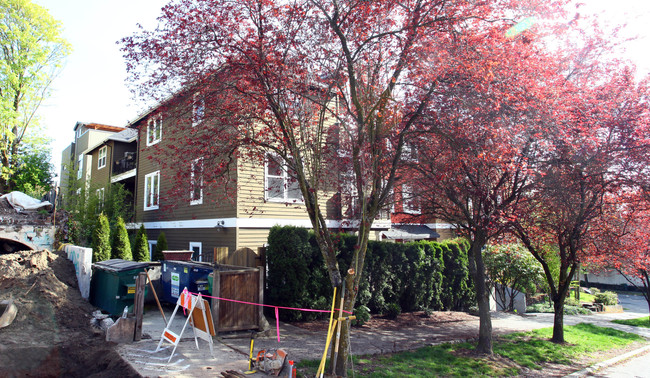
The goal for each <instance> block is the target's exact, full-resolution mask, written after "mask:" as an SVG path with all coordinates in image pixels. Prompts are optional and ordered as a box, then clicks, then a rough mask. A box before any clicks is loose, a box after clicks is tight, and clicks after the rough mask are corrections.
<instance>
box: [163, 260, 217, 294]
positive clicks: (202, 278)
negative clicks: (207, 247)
mask: <svg viewBox="0 0 650 378" xmlns="http://www.w3.org/2000/svg"><path fill="white" fill-rule="evenodd" d="M213 269H214V268H213V267H212V264H210V263H202V262H195V261H174V260H170V261H167V260H164V261H161V268H160V270H161V272H160V273H161V278H160V279H161V281H162V288H163V295H162V300H163V301H165V302H168V303H176V301H177V300H178V296H179V295H180V292H181V291H183V288H187V290H189V291H190V292H192V293H201V294H202V295H211V294H210V287H209V283H208V275H209V274H210V273H212V270H213ZM206 299H209V298H206Z"/></svg>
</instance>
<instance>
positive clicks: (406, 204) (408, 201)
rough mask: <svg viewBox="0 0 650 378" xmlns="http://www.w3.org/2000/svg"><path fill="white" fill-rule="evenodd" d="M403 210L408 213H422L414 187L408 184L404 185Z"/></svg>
mask: <svg viewBox="0 0 650 378" xmlns="http://www.w3.org/2000/svg"><path fill="white" fill-rule="evenodd" d="M402 210H403V211H404V212H405V213H408V214H420V204H419V203H418V200H417V197H416V195H415V192H414V191H413V187H412V186H411V185H408V184H404V185H402Z"/></svg>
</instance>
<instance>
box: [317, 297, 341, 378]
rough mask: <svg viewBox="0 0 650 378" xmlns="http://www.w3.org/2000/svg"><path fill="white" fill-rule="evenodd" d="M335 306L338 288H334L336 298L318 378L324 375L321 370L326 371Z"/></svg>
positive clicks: (333, 303)
mask: <svg viewBox="0 0 650 378" xmlns="http://www.w3.org/2000/svg"><path fill="white" fill-rule="evenodd" d="M334 306H336V287H335V288H334V298H332V311H330V324H329V327H328V328H327V341H326V342H325V351H324V352H323V358H321V360H320V365H319V366H318V371H316V376H317V377H318V376H319V374H320V376H321V377H322V376H323V373H322V372H321V370H322V371H323V372H324V371H325V358H326V357H327V350H328V349H329V346H330V341H331V338H332V336H333V333H332V323H333V322H334Z"/></svg>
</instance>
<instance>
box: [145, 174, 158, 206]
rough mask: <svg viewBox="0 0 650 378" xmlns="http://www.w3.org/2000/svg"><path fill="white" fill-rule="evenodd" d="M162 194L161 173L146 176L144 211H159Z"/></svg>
mask: <svg viewBox="0 0 650 378" xmlns="http://www.w3.org/2000/svg"><path fill="white" fill-rule="evenodd" d="M159 193H160V171H156V172H153V173H149V174H148V175H145V176H144V210H156V209H158V200H159V196H158V195H159Z"/></svg>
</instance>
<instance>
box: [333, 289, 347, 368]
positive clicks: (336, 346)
mask: <svg viewBox="0 0 650 378" xmlns="http://www.w3.org/2000/svg"><path fill="white" fill-rule="evenodd" d="M341 286H342V289H341V302H340V303H341V304H340V306H339V319H341V318H342V317H343V301H344V300H345V285H341ZM340 340H341V321H339V322H338V323H337V324H336V342H335V344H334V361H332V375H335V374H336V360H337V359H338V356H339V342H340Z"/></svg>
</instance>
